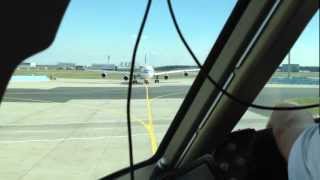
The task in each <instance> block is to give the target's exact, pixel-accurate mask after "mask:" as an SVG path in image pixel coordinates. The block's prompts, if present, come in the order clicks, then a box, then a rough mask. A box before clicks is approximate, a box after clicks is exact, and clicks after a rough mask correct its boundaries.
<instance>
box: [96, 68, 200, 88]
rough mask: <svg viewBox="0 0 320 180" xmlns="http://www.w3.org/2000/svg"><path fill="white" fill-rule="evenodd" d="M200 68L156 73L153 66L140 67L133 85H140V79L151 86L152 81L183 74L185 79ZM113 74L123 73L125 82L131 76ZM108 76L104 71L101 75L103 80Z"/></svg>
mask: <svg viewBox="0 0 320 180" xmlns="http://www.w3.org/2000/svg"><path fill="white" fill-rule="evenodd" d="M198 71H199V69H198V68H193V69H178V70H169V71H160V72H156V71H155V69H154V68H153V66H151V65H142V66H140V67H139V69H138V72H134V74H133V84H137V83H138V79H142V80H143V82H144V83H145V84H149V82H150V81H151V79H154V82H155V83H159V82H160V77H161V76H163V79H165V80H168V79H169V75H171V74H183V75H184V76H185V77H187V76H189V73H190V72H198ZM112 72H113V73H121V74H122V75H123V80H125V81H128V80H129V74H128V73H123V72H117V71H112ZM107 76H108V71H107V70H103V72H102V73H101V77H102V78H106V77H107Z"/></svg>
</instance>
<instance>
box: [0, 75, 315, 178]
mask: <svg viewBox="0 0 320 180" xmlns="http://www.w3.org/2000/svg"><path fill="white" fill-rule="evenodd" d="M191 83H192V80H189V79H186V80H169V81H168V82H164V83H160V84H151V85H150V86H149V88H146V87H144V86H143V85H136V86H134V89H133V99H132V130H133V142H134V144H133V147H134V160H135V162H140V161H142V160H145V159H147V158H150V157H151V156H152V155H153V153H154V152H155V150H156V148H157V146H158V145H159V143H160V141H161V139H162V138H163V136H164V134H165V132H166V130H167V129H168V127H169V125H170V123H171V121H172V119H173V118H174V116H175V114H176V112H177V110H178V109H179V107H180V105H181V103H182V101H183V98H184V96H185V95H186V93H187V91H188V89H189V87H190V85H191ZM126 95H127V85H126V84H122V83H120V82H119V81H110V82H108V83H106V82H105V81H98V80H57V81H50V82H41V83H36V82H32V83H11V84H10V85H9V87H8V90H7V92H6V95H5V96H4V99H3V103H2V104H1V108H0V117H1V121H0V145H1V148H0V166H1V167H2V168H0V179H6V180H38V179H39V180H40V179H41V180H51V179H52V180H53V179H54V180H56V179H77V180H78V179H80V180H82V179H83V180H88V179H97V178H99V177H102V176H104V175H106V174H109V173H112V172H114V171H116V170H119V169H121V168H124V167H126V166H128V149H127V147H128V143H127V128H126V114H125V112H126V110H125V107H126ZM306 96H309V97H314V96H319V94H318V89H317V88H316V87H314V86H310V87H309V86H307V87H303V88H300V86H270V87H267V88H265V89H264V90H263V91H262V92H261V94H260V96H259V97H258V98H257V99H256V103H264V105H273V104H274V103H277V102H280V101H282V100H286V99H290V98H296V97H306ZM267 114H268V113H266V112H260V111H256V110H249V111H248V112H247V113H245V115H244V116H243V120H241V123H239V125H238V126H237V127H236V128H248V127H251V128H258V129H259V128H263V127H264V126H265V124H266V122H267V119H268V116H267Z"/></svg>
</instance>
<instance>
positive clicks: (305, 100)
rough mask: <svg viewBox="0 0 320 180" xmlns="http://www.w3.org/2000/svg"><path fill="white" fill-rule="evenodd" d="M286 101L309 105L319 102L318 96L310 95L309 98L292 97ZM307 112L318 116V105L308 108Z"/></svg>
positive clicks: (319, 108)
mask: <svg viewBox="0 0 320 180" xmlns="http://www.w3.org/2000/svg"><path fill="white" fill-rule="evenodd" d="M287 101H288V102H292V103H297V104H299V105H310V104H317V103H319V102H320V97H318V98H316V97H312V98H311V97H310V98H294V99H288V100H287ZM308 111H309V112H311V113H312V115H314V116H316V115H318V116H319V113H320V107H317V108H312V109H308Z"/></svg>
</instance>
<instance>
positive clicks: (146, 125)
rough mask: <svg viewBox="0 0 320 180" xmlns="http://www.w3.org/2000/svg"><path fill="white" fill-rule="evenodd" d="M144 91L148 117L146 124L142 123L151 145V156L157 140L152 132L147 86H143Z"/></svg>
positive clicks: (151, 115) (151, 116)
mask: <svg viewBox="0 0 320 180" xmlns="http://www.w3.org/2000/svg"><path fill="white" fill-rule="evenodd" d="M145 90H146V106H147V115H148V122H147V123H144V124H143V125H144V127H145V128H146V129H147V132H148V135H149V139H150V144H151V151H152V153H153V154H155V153H156V151H157V146H158V145H157V138H156V135H155V132H154V125H153V114H152V107H151V101H150V99H149V89H148V85H146V84H145Z"/></svg>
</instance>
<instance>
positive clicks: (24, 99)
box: [3, 96, 56, 103]
mask: <svg viewBox="0 0 320 180" xmlns="http://www.w3.org/2000/svg"><path fill="white" fill-rule="evenodd" d="M3 99H11V100H18V101H32V102H42V103H56V102H53V101H46V100H35V99H27V98H15V97H8V96H4V97H3Z"/></svg>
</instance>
